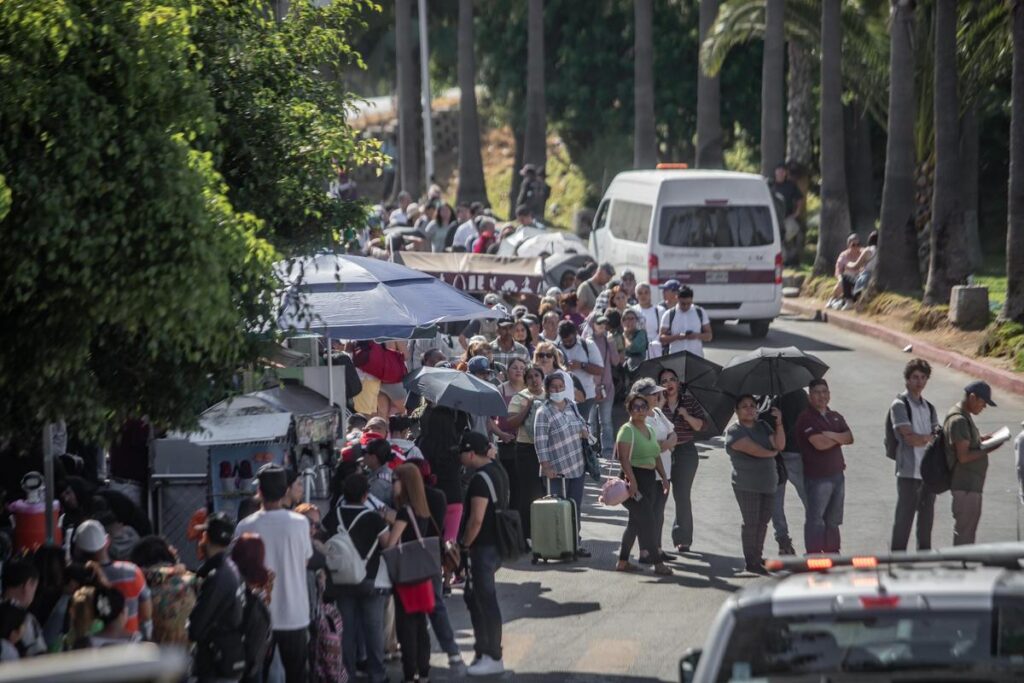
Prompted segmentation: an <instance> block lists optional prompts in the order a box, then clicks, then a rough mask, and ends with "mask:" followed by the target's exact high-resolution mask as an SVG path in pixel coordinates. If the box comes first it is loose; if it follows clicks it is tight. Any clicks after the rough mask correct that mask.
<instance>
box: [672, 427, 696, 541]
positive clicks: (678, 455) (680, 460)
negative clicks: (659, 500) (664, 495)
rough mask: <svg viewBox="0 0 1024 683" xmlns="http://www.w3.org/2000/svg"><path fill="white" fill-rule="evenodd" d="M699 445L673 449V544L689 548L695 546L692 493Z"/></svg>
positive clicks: (688, 443) (692, 444) (689, 444)
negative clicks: (674, 513) (674, 508)
mask: <svg viewBox="0 0 1024 683" xmlns="http://www.w3.org/2000/svg"><path fill="white" fill-rule="evenodd" d="M698 462H700V458H699V457H697V445H696V444H695V443H693V442H692V441H689V442H687V443H681V444H679V445H678V446H676V447H675V448H674V449H672V472H671V473H669V476H670V477H671V478H672V498H673V499H674V500H675V502H676V521H675V524H673V525H672V543H674V544H675V545H682V546H686V547H687V548H689V547H690V546H691V545H693V505H692V504H691V502H690V493H691V491H692V489H693V479H694V477H696V476H697V463H698Z"/></svg>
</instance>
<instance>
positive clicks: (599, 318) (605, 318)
mask: <svg viewBox="0 0 1024 683" xmlns="http://www.w3.org/2000/svg"><path fill="white" fill-rule="evenodd" d="M594 322H595V323H597V324H598V325H607V324H608V316H606V315H603V314H602V315H599V316H597V317H596V318H594Z"/></svg>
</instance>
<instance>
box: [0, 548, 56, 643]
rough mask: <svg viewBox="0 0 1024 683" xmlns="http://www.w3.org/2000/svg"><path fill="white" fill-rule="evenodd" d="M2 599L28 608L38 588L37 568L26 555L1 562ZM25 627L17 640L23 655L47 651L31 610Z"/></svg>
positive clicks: (37, 622) (26, 616) (26, 617)
mask: <svg viewBox="0 0 1024 683" xmlns="http://www.w3.org/2000/svg"><path fill="white" fill-rule="evenodd" d="M3 587H4V592H3V599H4V600H5V601H7V602H11V603H14V604H15V605H17V606H18V607H20V608H21V609H24V610H28V609H29V606H30V605H31V604H32V601H33V600H35V597H36V591H37V589H38V588H39V570H38V569H37V568H36V566H35V565H34V564H33V563H32V561H31V560H30V559H29V558H27V557H12V558H11V559H9V560H7V561H6V562H4V563H3ZM24 623H25V627H24V629H22V632H21V638H20V639H19V640H18V650H19V652H20V653H21V655H22V656H23V657H36V656H38V655H44V654H46V652H47V647H46V639H45V638H43V628H42V626H40V625H39V620H38V619H37V618H36V616H35V615H34V614H32V612H31V611H29V612H27V614H26V615H25V622H24Z"/></svg>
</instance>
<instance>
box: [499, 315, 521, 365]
mask: <svg viewBox="0 0 1024 683" xmlns="http://www.w3.org/2000/svg"><path fill="white" fill-rule="evenodd" d="M514 325H515V321H514V320H513V319H512V318H502V319H501V320H499V321H498V336H497V337H496V338H495V340H494V341H493V342H491V352H492V360H493V361H494V362H495V363H497V364H498V365H501V366H502V367H505V368H507V367H508V366H509V363H511V362H512V360H513V359H514V358H519V359H521V360H523V361H529V360H530V353H529V351H527V350H526V347H525V346H523V345H522V344H520V343H519V342H517V341H516V340H515V339H513V338H512V328H513V326H514Z"/></svg>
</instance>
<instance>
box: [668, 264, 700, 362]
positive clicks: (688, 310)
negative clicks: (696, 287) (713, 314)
mask: <svg viewBox="0 0 1024 683" xmlns="http://www.w3.org/2000/svg"><path fill="white" fill-rule="evenodd" d="M673 282H675V284H674V285H673V284H672V283H673ZM671 289H675V290H676V291H678V292H679V299H678V302H677V303H676V305H675V307H674V308H670V309H668V310H666V311H665V313H664V314H663V315H662V316H661V334H660V336H659V337H658V341H660V342H661V347H662V349H668V352H669V353H679V352H680V351H689V352H690V353H693V354H696V355H698V356H700V357H701V358H703V357H704V344H705V343H706V342H710V341H711V339H712V337H713V334H712V332H711V320H710V319H709V318H708V314H707V313H705V312H704V309H703V308H701V307H700V306H694V305H693V290H692V289H690V288H689V287H684V286H680V285H679V283H678V282H677V281H674V280H670V281H669V282H666V283H665V291H670V290H671Z"/></svg>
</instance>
